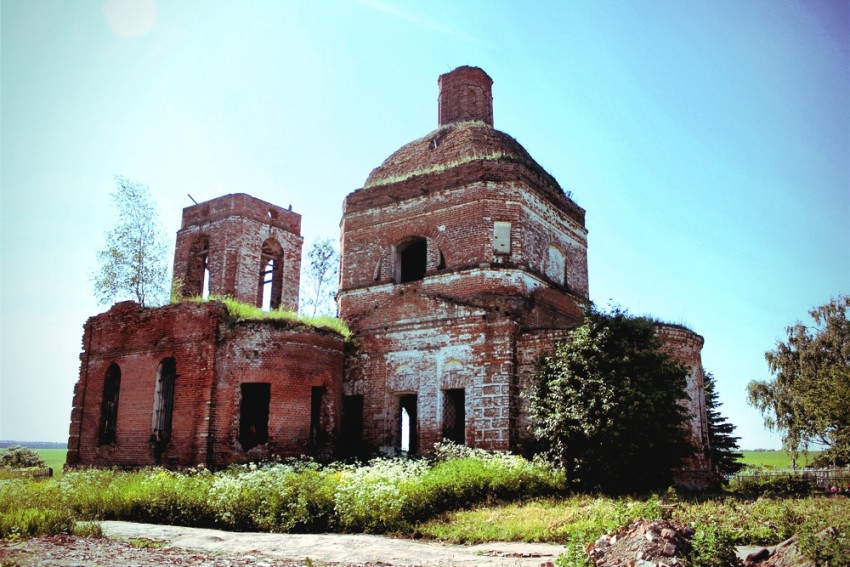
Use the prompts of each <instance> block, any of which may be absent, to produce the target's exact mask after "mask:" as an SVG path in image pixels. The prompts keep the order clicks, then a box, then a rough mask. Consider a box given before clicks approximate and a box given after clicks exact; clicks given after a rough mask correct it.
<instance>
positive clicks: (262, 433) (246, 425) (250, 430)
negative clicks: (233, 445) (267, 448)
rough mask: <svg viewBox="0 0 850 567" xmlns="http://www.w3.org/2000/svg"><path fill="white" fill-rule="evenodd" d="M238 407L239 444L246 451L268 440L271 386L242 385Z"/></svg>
mask: <svg viewBox="0 0 850 567" xmlns="http://www.w3.org/2000/svg"><path fill="white" fill-rule="evenodd" d="M241 391H242V401H241V403H240V407H239V443H240V444H241V445H242V450H243V451H247V450H249V449H251V448H253V447H256V446H257V445H262V444H263V443H267V442H268V440H269V402H270V401H271V384H267V383H254V384H242V385H241Z"/></svg>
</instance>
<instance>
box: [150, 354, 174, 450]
mask: <svg viewBox="0 0 850 567" xmlns="http://www.w3.org/2000/svg"><path fill="white" fill-rule="evenodd" d="M176 381H177V363H176V362H175V360H174V359H173V358H163V359H162V362H160V363H159V369H158V370H157V373H156V388H155V390H154V398H153V422H152V424H151V426H152V429H153V432H152V434H151V439H152V441H154V443H155V444H156V445H157V446H158V447H160V448H161V447H164V446H165V444H167V443H168V441H169V440H170V439H171V416H172V414H173V413H174V383H175V382H176Z"/></svg>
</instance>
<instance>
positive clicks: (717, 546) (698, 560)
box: [688, 524, 740, 567]
mask: <svg viewBox="0 0 850 567" xmlns="http://www.w3.org/2000/svg"><path fill="white" fill-rule="evenodd" d="M691 546H692V547H691V552H690V554H688V561H689V563H690V564H691V565H698V566H699V567H729V566H734V565H740V562H739V560H738V556H737V553H736V549H735V543H734V539H733V538H732V535H731V534H730V533H729V532H728V531H726V530H724V529H722V528H718V527H717V526H713V525H709V524H697V525H696V526H695V529H694V535H693V537H692V538H691Z"/></svg>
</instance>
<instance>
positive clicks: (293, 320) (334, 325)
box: [172, 295, 351, 339]
mask: <svg viewBox="0 0 850 567" xmlns="http://www.w3.org/2000/svg"><path fill="white" fill-rule="evenodd" d="M181 301H192V302H197V303H203V302H205V301H218V302H221V303H223V304H224V306H225V307H226V309H227V313H228V315H229V316H230V317H231V319H232V320H233V321H234V322H239V321H280V322H284V323H288V324H290V325H292V326H293V327H295V326H299V325H303V326H306V327H311V328H314V329H329V330H331V331H334V332H336V333H339V334H340V335H342V336H343V338H345V339H348V338H349V337H351V330H350V329H349V328H348V326H347V325H346V324H345V321H343V320H342V319H340V318H338V317H328V316H318V317H307V316H304V315H299V314H298V313H297V312H295V311H290V310H287V309H271V310H268V311H265V310H263V309H261V308H259V307H257V306H256V305H251V304H250V303H243V302H241V301H238V300H236V299H233V298H232V297H227V296H215V295H213V296H210V297H209V299H204V298H202V297H200V296H194V297H184V298H179V299H176V300H172V302H173V303H180V302H181Z"/></svg>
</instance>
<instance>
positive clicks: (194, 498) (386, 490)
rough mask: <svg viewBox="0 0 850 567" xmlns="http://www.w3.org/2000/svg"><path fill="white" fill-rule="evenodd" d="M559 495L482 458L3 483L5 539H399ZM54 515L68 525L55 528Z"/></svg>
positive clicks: (525, 472) (543, 470) (549, 481)
mask: <svg viewBox="0 0 850 567" xmlns="http://www.w3.org/2000/svg"><path fill="white" fill-rule="evenodd" d="M563 487H564V481H563V476H562V475H559V474H558V473H555V472H554V471H552V470H551V469H550V468H549V467H548V466H547V465H544V464H542V463H533V462H530V461H526V460H524V459H522V458H520V457H515V456H505V455H486V454H482V455H479V456H476V457H471V456H467V457H459V456H453V457H451V458H448V459H444V460H438V461H426V460H406V459H377V460H374V461H372V462H370V463H368V464H366V465H359V466H355V465H331V466H325V467H323V466H320V465H318V464H315V463H313V462H309V461H293V462H287V463H276V464H275V463H272V464H265V465H256V464H249V465H242V466H234V467H231V468H229V469H227V470H224V471H219V472H210V471H207V470H205V469H193V470H190V471H186V472H174V471H168V470H164V469H145V470H141V471H136V472H121V471H115V470H103V469H89V470H81V471H70V472H68V473H66V474H65V475H64V476H63V477H62V478H61V479H59V480H43V481H38V480H34V479H8V480H0V518H2V521H0V538H2V537H9V536H10V535H14V534H18V535H36V534H41V533H52V532H55V531H57V530H58V531H67V527H68V525H69V523H68V522H69V521H70V520H68V519H69V518H71V519H76V520H88V521H96V520H129V521H139V522H153V523H167V524H174V525H186V526H200V527H217V528H223V529H230V530H254V531H272V532H308V531H328V530H337V531H354V532H376V533H382V532H400V531H406V530H409V529H410V527H411V526H412V525H414V524H415V523H416V522H417V521H419V520H421V519H423V518H426V517H429V516H430V515H433V514H436V513H440V512H443V511H446V510H451V509H455V508H457V507H459V506H468V505H473V504H476V503H479V502H493V501H495V500H496V499H505V500H510V499H516V498H522V497H525V496H526V495H529V494H540V495H551V494H554V493H557V492H558V491H561V490H563ZM22 510H31V511H32V512H28V514H30V516H26V515H22V512H21V511H22ZM38 514H41V516H39V515H38ZM57 514H58V515H59V516H58V517H61V518H62V519H63V521H64V522H65V523H61V522H59V523H57V522H55V521H53V517H54V515H57ZM31 516H32V517H40V518H42V521H41V524H42V527H40V528H38V527H28V526H29V525H30V524H32V523H34V522H35V523H38V522H37V521H35V520H31Z"/></svg>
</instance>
